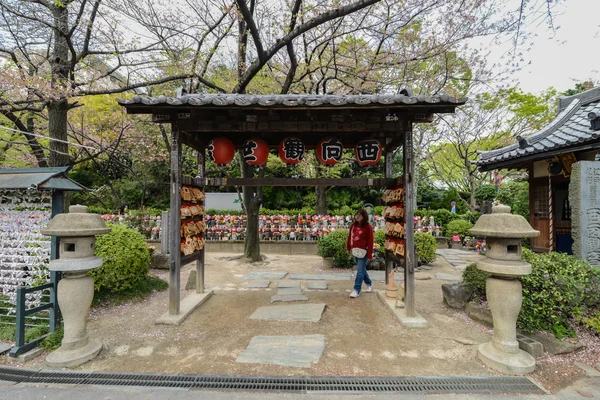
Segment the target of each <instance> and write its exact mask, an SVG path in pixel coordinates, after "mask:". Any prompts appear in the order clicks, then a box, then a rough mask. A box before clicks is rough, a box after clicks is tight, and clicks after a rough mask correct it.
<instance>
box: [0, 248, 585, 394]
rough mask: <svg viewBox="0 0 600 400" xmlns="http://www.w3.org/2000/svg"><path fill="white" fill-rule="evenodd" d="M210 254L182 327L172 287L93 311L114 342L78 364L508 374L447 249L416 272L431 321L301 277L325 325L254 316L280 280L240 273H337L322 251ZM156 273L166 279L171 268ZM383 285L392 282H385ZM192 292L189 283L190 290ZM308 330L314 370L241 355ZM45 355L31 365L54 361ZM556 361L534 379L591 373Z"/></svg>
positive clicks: (554, 382)
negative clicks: (173, 319)
mask: <svg viewBox="0 0 600 400" xmlns="http://www.w3.org/2000/svg"><path fill="white" fill-rule="evenodd" d="M206 262H207V267H206V283H207V287H208V288H209V289H213V290H214V291H215V294H214V296H213V297H212V298H211V299H210V300H209V301H208V302H207V303H205V304H204V305H203V306H201V307H200V308H199V309H198V310H196V311H195V312H194V313H193V314H192V315H191V316H190V317H189V318H188V319H187V320H186V321H185V322H184V323H183V324H182V325H181V326H167V325H156V324H154V321H155V319H156V318H157V317H158V316H159V315H160V314H162V313H163V312H165V311H166V310H167V304H168V300H167V292H166V291H165V292H160V293H154V294H153V295H152V296H150V297H149V298H147V299H146V300H144V301H142V302H138V303H134V304H131V303H129V304H124V305H121V306H118V307H113V308H96V309H93V310H92V311H91V313H90V317H89V321H90V322H89V325H88V331H89V333H90V336H91V337H94V338H98V339H100V340H101V341H102V342H103V343H104V346H105V349H104V350H103V351H102V353H101V354H100V355H99V356H98V357H97V358H96V359H94V360H92V361H91V362H88V363H86V364H84V365H82V366H81V367H80V368H79V369H82V370H96V371H120V372H165V373H189V374H260V375H339V376H346V375H348V376H351V375H371V376H377V375H421V376H424V375H452V376H460V375H462V376H468V375H472V376H491V375H493V376H500V375H502V374H500V373H498V372H496V371H494V370H491V369H489V368H487V367H486V366H484V365H483V364H482V363H481V362H480V361H479V359H478V358H477V346H478V345H479V344H480V343H484V342H487V341H489V340H490V338H491V334H492V330H491V329H489V328H487V327H485V326H483V325H480V324H478V323H476V322H473V321H472V320H470V319H469V318H468V317H467V316H466V315H465V314H464V313H463V312H459V311H456V310H453V309H450V308H448V307H446V306H445V305H444V304H443V302H442V290H441V285H442V284H443V283H446V282H444V281H440V280H437V279H434V276H435V274H436V273H439V272H444V273H453V274H457V272H456V270H455V269H454V268H452V267H451V266H450V265H449V264H447V263H446V262H445V261H444V259H443V258H441V257H438V259H437V260H436V262H434V264H433V269H432V270H430V271H422V272H419V273H417V274H416V276H417V281H416V304H417V311H418V312H419V313H420V314H421V315H422V316H423V317H424V318H425V319H426V320H427V321H428V322H429V325H430V326H429V328H427V329H421V330H407V329H405V328H403V327H402V326H401V325H400V324H399V323H398V322H397V321H396V320H394V319H393V318H392V315H391V313H390V312H389V311H388V309H387V308H385V307H384V305H383V304H382V303H381V302H380V301H379V299H378V298H377V296H376V294H374V293H373V294H368V293H365V292H364V291H363V293H361V296H360V297H359V298H358V299H350V298H349V297H348V294H349V292H350V289H351V288H352V282H351V281H330V282H329V288H328V290H326V291H306V290H305V289H306V282H303V283H302V287H303V292H304V294H306V295H308V297H309V303H325V304H327V307H326V309H325V312H324V313H323V317H322V319H321V321H320V322H319V323H308V322H279V321H257V320H250V319H249V318H248V317H249V316H250V315H251V314H252V313H253V312H254V311H255V310H256V309H257V308H258V307H261V306H267V305H269V301H270V297H271V296H272V295H273V294H275V292H276V290H277V289H276V281H273V282H272V283H271V288H270V289H266V290H265V289H246V288H245V287H244V286H245V281H243V280H242V279H241V277H242V276H243V275H244V274H245V273H247V272H250V271H253V270H282V271H288V272H290V273H319V272H323V273H324V272H331V271H330V270H328V271H324V270H323V269H322V267H321V259H320V257H316V256H304V255H303V256H273V257H269V258H268V261H267V262H265V263H262V265H250V264H246V263H241V262H240V261H239V260H236V259H232V258H231V257H228V256H227V255H225V254H210V253H209V254H208V255H207V258H206ZM190 271H191V265H188V266H186V267H184V269H183V272H182V287H185V282H186V280H187V276H188V274H189V272H190ZM153 273H155V274H157V275H160V276H162V277H163V278H165V279H166V278H167V276H166V275H167V272H166V271H153ZM428 277H429V278H430V279H426V278H428ZM285 279H287V278H285ZM375 289H380V290H382V289H383V283H378V282H377V283H376V284H375ZM185 295H186V291H185V290H182V298H183V297H184V296H185ZM305 334H306V335H308V334H323V335H325V337H326V347H325V352H324V354H323V357H322V358H321V360H320V361H319V362H318V363H317V364H315V365H314V366H313V367H312V368H294V367H281V366H275V365H257V364H238V363H236V362H235V360H236V358H237V356H238V355H239V354H240V353H241V352H242V351H243V350H244V349H245V348H246V346H247V345H248V343H249V341H250V340H251V339H252V337H254V336H262V335H305ZM44 358H45V355H43V356H42V357H38V358H36V359H35V360H33V361H30V362H28V363H25V365H24V366H26V367H32V368H36V367H37V368H45V366H44V364H43V361H44ZM3 360H6V359H3ZM3 362H4V363H8V362H7V361H3ZM565 365H566V366H568V365H569V364H565ZM555 368H558V367H556V365H554V364H544V363H542V365H541V366H540V367H539V368H538V370H537V371H536V372H535V373H534V374H533V376H532V377H533V378H534V379H536V378H537V379H536V380H539V381H542V384H544V385H547V386H550V388H554V387H556V386H559V385H561V384H563V383H565V382H566V381H568V380H571V379H575V378H578V377H580V376H584V374H582V373H581V371H579V370H578V369H577V368H573V367H572V363H571V366H570V368H568V369H565V368H563V367H562V364H561V368H558V369H555ZM555 370H556V371H558V370H560V371H561V372H560V374H559V373H558V372H556V373H554V371H555ZM546 375H549V376H546ZM555 378H557V379H555Z"/></svg>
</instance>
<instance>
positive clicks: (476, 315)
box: [465, 301, 494, 326]
mask: <svg viewBox="0 0 600 400" xmlns="http://www.w3.org/2000/svg"><path fill="white" fill-rule="evenodd" d="M465 314H467V315H468V316H469V318H471V319H474V320H475V321H478V322H481V323H483V324H485V325H487V326H494V320H493V318H492V312H491V311H490V309H489V308H486V307H481V306H480V305H479V304H478V303H476V302H474V301H470V302H468V303H467V305H466V306H465Z"/></svg>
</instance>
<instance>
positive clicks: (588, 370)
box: [575, 362, 600, 376]
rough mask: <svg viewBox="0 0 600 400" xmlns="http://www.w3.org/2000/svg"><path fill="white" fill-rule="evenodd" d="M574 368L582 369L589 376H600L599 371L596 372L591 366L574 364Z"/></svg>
mask: <svg viewBox="0 0 600 400" xmlns="http://www.w3.org/2000/svg"><path fill="white" fill-rule="evenodd" d="M575 366H577V367H578V368H580V369H582V370H583V371H584V372H585V373H586V374H588V375H589V376H600V371H598V370H597V369H596V368H594V367H592V366H591V365H587V364H584V363H580V362H576V363H575Z"/></svg>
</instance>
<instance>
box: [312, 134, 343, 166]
mask: <svg viewBox="0 0 600 400" xmlns="http://www.w3.org/2000/svg"><path fill="white" fill-rule="evenodd" d="M316 152H317V158H318V159H319V162H320V163H321V164H323V165H335V164H337V163H338V162H339V161H340V160H341V159H342V155H343V153H344V146H343V145H342V142H341V141H340V140H339V139H337V138H331V137H329V138H325V139H323V140H321V141H320V142H319V144H317V148H316Z"/></svg>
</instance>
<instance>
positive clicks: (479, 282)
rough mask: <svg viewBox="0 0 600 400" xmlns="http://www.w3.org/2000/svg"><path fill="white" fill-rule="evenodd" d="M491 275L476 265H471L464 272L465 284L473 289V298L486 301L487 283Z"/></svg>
mask: <svg viewBox="0 0 600 400" xmlns="http://www.w3.org/2000/svg"><path fill="white" fill-rule="evenodd" d="M489 276H490V274H488V273H487V272H485V271H482V270H480V269H479V268H477V266H476V265H475V264H469V265H468V266H467V268H466V269H465V272H463V282H464V283H465V284H467V285H469V286H470V287H471V289H473V296H474V297H476V298H480V299H485V281H486V280H487V278H489Z"/></svg>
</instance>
